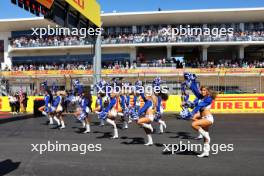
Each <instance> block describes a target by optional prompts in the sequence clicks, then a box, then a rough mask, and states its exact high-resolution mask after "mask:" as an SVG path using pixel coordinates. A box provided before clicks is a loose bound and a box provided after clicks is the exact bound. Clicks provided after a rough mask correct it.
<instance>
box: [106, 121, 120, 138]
mask: <svg viewBox="0 0 264 176" xmlns="http://www.w3.org/2000/svg"><path fill="white" fill-rule="evenodd" d="M106 122H107V123H109V124H111V125H112V126H113V127H114V136H113V137H112V139H117V138H118V131H117V127H116V123H115V121H114V120H111V119H106Z"/></svg>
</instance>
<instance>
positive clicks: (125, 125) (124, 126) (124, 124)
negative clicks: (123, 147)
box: [123, 121, 128, 129]
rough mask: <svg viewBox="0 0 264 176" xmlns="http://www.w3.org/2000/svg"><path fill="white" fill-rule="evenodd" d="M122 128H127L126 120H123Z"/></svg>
mask: <svg viewBox="0 0 264 176" xmlns="http://www.w3.org/2000/svg"><path fill="white" fill-rule="evenodd" d="M123 129H128V123H127V121H124V122H123Z"/></svg>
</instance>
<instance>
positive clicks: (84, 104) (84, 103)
mask: <svg viewBox="0 0 264 176" xmlns="http://www.w3.org/2000/svg"><path fill="white" fill-rule="evenodd" d="M80 108H81V111H82V112H81V114H80V116H79V117H78V119H79V120H80V121H83V120H84V119H85V118H87V117H88V113H90V112H91V110H90V108H89V100H88V99H87V98H84V97H82V98H80Z"/></svg>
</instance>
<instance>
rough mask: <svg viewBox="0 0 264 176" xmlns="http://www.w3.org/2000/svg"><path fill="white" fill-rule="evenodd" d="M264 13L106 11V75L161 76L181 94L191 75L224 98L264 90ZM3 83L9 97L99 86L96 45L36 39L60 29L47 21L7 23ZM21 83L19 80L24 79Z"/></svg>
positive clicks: (0, 33)
mask: <svg viewBox="0 0 264 176" xmlns="http://www.w3.org/2000/svg"><path fill="white" fill-rule="evenodd" d="M263 13H264V8H245V9H211V10H179V11H155V12H131V13H105V14H102V15H101V17H102V21H103V29H104V31H103V33H102V45H101V47H102V68H103V70H102V77H103V78H105V79H111V78H112V77H116V76H117V75H118V76H121V77H126V78H127V80H128V81H130V82H134V81H135V80H136V79H138V78H140V79H142V80H143V81H144V83H145V84H148V83H149V81H150V80H153V77H155V76H161V77H162V79H163V80H166V81H167V84H168V86H169V90H170V92H171V93H173V94H178V93H179V92H180V91H179V83H180V82H181V81H182V80H181V79H182V78H181V74H182V73H183V71H184V70H186V69H187V70H189V71H192V72H195V73H197V74H199V75H200V76H201V79H200V81H201V84H204V85H208V86H210V87H212V88H213V89H215V90H217V91H219V92H222V93H263V92H264V86H263V82H264V76H263V74H262V71H263V70H264V69H263V67H264V17H263ZM0 26H1V28H0V59H1V65H2V71H1V75H0V76H1V78H4V79H5V80H6V83H8V84H9V85H10V86H9V87H8V89H7V90H5V91H7V92H14V91H17V90H19V89H20V88H23V89H24V90H26V91H27V92H28V94H32V95H33V94H34V95H35V94H36V90H38V89H39V86H40V83H41V82H43V81H44V80H46V79H47V78H49V79H48V81H49V82H50V84H52V82H56V83H57V84H58V85H59V86H61V87H63V88H66V89H70V88H71V80H72V79H74V78H79V79H80V80H81V81H82V82H83V83H84V84H86V85H90V84H92V83H93V76H94V73H93V71H92V68H93V66H92V64H93V45H92V43H91V41H89V40H86V39H85V38H82V37H80V36H79V37H78V36H44V37H43V38H40V37H39V36H32V35H31V34H32V28H42V27H47V26H52V27H55V24H53V23H52V22H50V21H47V20H45V19H44V18H31V19H14V20H0ZM179 27H188V28H201V29H204V28H208V29H210V30H212V31H213V30H214V28H217V29H220V28H224V29H229V28H231V29H233V33H232V34H228V35H226V36H219V35H213V36H206V35H184V36H180V35H176V36H170V35H167V36H166V35H163V33H162V32H164V31H171V30H172V29H173V28H179ZM18 78H19V79H18Z"/></svg>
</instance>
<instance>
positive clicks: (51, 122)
mask: <svg viewBox="0 0 264 176" xmlns="http://www.w3.org/2000/svg"><path fill="white" fill-rule="evenodd" d="M49 124H50V125H53V124H54V122H53V118H52V117H49Z"/></svg>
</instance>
